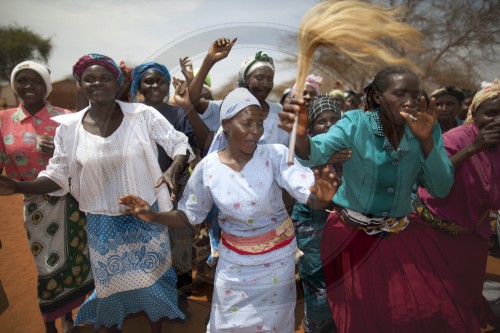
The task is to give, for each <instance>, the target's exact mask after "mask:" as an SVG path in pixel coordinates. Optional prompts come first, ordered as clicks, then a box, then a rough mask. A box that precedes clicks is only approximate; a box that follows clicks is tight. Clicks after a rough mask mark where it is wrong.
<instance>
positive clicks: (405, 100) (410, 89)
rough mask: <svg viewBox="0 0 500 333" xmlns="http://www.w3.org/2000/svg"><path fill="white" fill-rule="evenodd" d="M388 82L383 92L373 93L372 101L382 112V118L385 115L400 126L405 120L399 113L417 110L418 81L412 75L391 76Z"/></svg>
mask: <svg viewBox="0 0 500 333" xmlns="http://www.w3.org/2000/svg"><path fill="white" fill-rule="evenodd" d="M388 80H389V81H388V85H387V88H386V89H385V91H384V92H382V93H380V92H375V95H374V99H375V102H376V103H377V104H378V105H379V106H380V109H381V110H382V116H384V115H385V117H388V118H389V120H390V121H391V122H392V123H394V124H396V125H399V126H400V125H403V124H404V123H405V120H404V119H403V117H401V115H400V114H399V113H400V112H413V111H414V110H415V109H417V104H418V97H419V96H420V89H419V81H418V78H417V77H416V76H414V75H412V74H393V75H391V76H389V77H388Z"/></svg>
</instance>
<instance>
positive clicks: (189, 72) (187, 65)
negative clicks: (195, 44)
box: [179, 57, 194, 84]
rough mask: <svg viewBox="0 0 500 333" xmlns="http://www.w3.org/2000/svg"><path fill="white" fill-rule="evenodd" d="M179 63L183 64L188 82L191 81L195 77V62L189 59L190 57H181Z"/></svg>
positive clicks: (182, 69) (183, 70)
mask: <svg viewBox="0 0 500 333" xmlns="http://www.w3.org/2000/svg"><path fill="white" fill-rule="evenodd" d="M179 64H180V66H181V71H182V74H183V75H184V77H185V78H186V81H187V83H188V84H189V83H191V81H193V78H194V74H193V63H192V62H191V59H189V57H184V58H180V59H179Z"/></svg>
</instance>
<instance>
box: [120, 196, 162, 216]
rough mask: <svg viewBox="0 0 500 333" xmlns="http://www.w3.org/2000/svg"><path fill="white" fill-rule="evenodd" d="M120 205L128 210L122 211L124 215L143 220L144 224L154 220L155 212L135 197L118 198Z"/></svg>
mask: <svg viewBox="0 0 500 333" xmlns="http://www.w3.org/2000/svg"><path fill="white" fill-rule="evenodd" d="M118 203H119V204H120V205H124V206H128V207H129V208H128V209H126V210H124V211H123V213H124V214H132V215H135V216H137V217H138V218H140V219H141V220H144V221H146V222H152V221H155V220H156V212H155V211H154V210H153V208H151V206H150V205H149V204H148V203H147V202H146V201H144V200H143V199H141V198H139V197H138V196H135V195H126V196H123V197H121V198H120V200H119V201H118Z"/></svg>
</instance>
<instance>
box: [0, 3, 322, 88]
mask: <svg viewBox="0 0 500 333" xmlns="http://www.w3.org/2000/svg"><path fill="white" fill-rule="evenodd" d="M317 3H318V1H317V0H301V1H285V0H252V1H240V0H211V1H210V0H180V1H179V0H175V1H174V0H164V1H160V0H156V1H155V0H141V1H131V0H45V1H40V0H7V1H5V0H4V1H2V5H1V11H2V15H1V16H0V25H8V24H18V25H20V26H26V27H28V28H30V29H31V30H32V31H34V32H36V33H38V34H40V35H41V36H42V37H44V38H49V37H50V38H51V40H52V43H53V51H52V54H51V56H50V59H49V62H48V65H49V67H50V68H51V69H52V79H53V80H54V81H57V80H60V79H63V78H66V77H67V76H68V75H70V74H71V68H72V66H73V64H74V63H75V62H76V60H77V59H78V58H79V57H80V56H82V55H84V54H86V53H101V54H105V55H108V56H110V57H111V58H113V59H114V60H115V61H116V62H119V61H120V60H124V61H125V62H126V63H127V64H130V65H134V66H135V65H139V64H141V63H143V62H145V61H151V60H154V61H159V62H162V63H164V64H165V65H166V66H167V68H169V70H170V71H171V73H172V74H173V75H177V76H179V74H181V73H180V72H179V66H178V59H179V58H180V57H182V56H190V57H192V58H193V62H194V67H199V65H200V64H201V60H202V59H203V57H204V55H205V54H206V51H207V50H208V47H209V46H210V43H211V42H212V41H213V40H215V39H216V38H218V37H224V36H227V37H228V38H233V37H238V42H237V44H236V45H235V47H234V48H233V51H232V52H231V54H230V55H229V57H228V58H227V59H225V60H224V61H223V62H221V63H219V64H217V65H216V66H215V67H214V69H213V70H212V72H211V76H212V82H213V85H214V86H215V88H217V86H218V85H222V84H224V83H226V82H227V78H228V76H230V75H231V74H236V73H237V72H238V68H239V65H240V64H241V62H242V61H243V60H244V59H246V58H247V57H248V56H250V55H252V54H255V52H257V51H258V50H260V49H262V50H266V51H267V52H268V53H269V54H270V55H271V56H272V57H274V58H275V60H276V67H277V73H276V82H280V80H285V79H289V78H291V77H293V76H294V75H295V72H294V69H286V68H285V66H284V65H283V66H281V68H280V59H283V58H284V57H285V56H287V55H293V54H295V53H296V51H295V45H293V42H292V43H287V42H286V40H287V39H286V38H288V37H287V35H291V34H293V33H295V32H296V31H297V27H298V25H299V23H300V20H301V18H302V16H303V15H304V14H305V13H306V12H307V10H309V9H310V8H311V7H313V6H314V5H315V4H317ZM292 41H293V39H292Z"/></svg>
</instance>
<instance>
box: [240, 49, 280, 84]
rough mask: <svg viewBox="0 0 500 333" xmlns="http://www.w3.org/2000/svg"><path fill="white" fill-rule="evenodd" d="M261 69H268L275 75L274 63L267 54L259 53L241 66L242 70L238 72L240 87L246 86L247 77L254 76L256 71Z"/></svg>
mask: <svg viewBox="0 0 500 333" xmlns="http://www.w3.org/2000/svg"><path fill="white" fill-rule="evenodd" d="M260 67H268V68H270V69H271V70H272V71H273V73H274V72H275V70H274V61H273V58H271V57H270V56H269V55H268V54H267V53H266V52H263V51H259V52H257V53H256V54H255V55H254V56H251V57H249V58H247V59H246V60H245V61H243V63H242V64H241V65H240V70H239V71H238V86H239V87H243V86H245V80H246V79H247V77H248V76H249V75H250V74H252V72H253V71H254V70H256V69H257V68H260Z"/></svg>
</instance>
